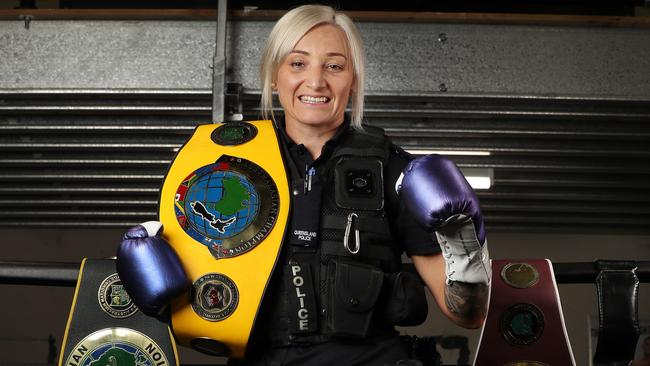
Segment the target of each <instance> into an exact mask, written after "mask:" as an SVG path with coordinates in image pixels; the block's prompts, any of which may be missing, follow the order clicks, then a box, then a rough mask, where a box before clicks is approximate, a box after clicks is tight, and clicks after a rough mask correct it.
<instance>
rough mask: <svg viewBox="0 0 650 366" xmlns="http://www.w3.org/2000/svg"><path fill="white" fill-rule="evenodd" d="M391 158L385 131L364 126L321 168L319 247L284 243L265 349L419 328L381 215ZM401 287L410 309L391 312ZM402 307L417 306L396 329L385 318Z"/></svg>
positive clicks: (415, 302) (421, 306) (422, 308)
mask: <svg viewBox="0 0 650 366" xmlns="http://www.w3.org/2000/svg"><path fill="white" fill-rule="evenodd" d="M285 153H286V154H288V152H286V151H285ZM389 154H391V142H390V140H389V139H388V138H387V137H386V136H385V135H384V133H383V130H382V129H380V128H376V127H370V126H364V130H363V131H359V130H355V129H349V130H348V131H346V132H345V133H344V135H342V136H341V141H339V143H338V145H337V146H336V147H335V148H334V151H333V152H332V156H331V157H330V158H329V159H328V161H327V162H326V163H325V164H324V166H322V167H319V168H318V169H319V176H320V177H322V179H323V180H324V181H323V187H324V189H323V192H322V203H321V215H320V225H319V228H320V233H319V239H320V245H318V246H316V247H308V248H306V247H300V246H295V245H291V244H289V243H287V242H286V241H285V243H284V248H283V255H282V257H281V262H280V265H278V266H277V267H276V272H275V273H274V276H275V277H274V278H273V280H272V281H273V285H272V288H271V290H270V291H267V294H268V296H269V298H268V299H266V300H267V301H266V304H268V306H270V311H269V312H268V313H267V314H268V315H267V316H266V319H265V320H263V322H267V324H262V326H261V327H260V328H262V329H263V330H262V331H261V333H262V334H263V338H264V340H263V342H269V341H270V343H271V344H273V345H289V344H313V343H317V342H322V341H326V340H329V339H332V338H337V337H341V338H346V339H348V340H349V339H358V340H360V341H363V340H364V339H369V338H372V337H373V336H382V335H394V334H396V331H395V329H394V325H415V324H414V322H415V323H418V324H419V323H421V322H422V321H424V319H425V318H426V309H427V306H426V299H425V297H424V292H423V291H424V290H423V287H422V285H421V284H420V283H419V281H417V280H413V279H412V278H411V277H408V276H406V275H405V274H404V273H401V272H399V271H400V269H401V257H400V251H401V250H400V249H399V248H398V246H396V245H394V244H393V237H392V234H391V223H390V222H389V218H388V215H387V213H386V207H385V202H384V170H385V167H386V165H387V164H388V158H389ZM287 159H289V157H287ZM294 180H295V177H294ZM294 183H295V182H294ZM396 283H397V287H399V288H398V289H396V288H395V284H396ZM405 283H406V285H405ZM404 287H410V288H411V290H410V291H409V293H410V294H408V295H405V296H406V297H408V299H406V300H407V301H409V303H408V304H406V305H403V304H397V308H398V309H397V310H396V304H391V302H394V301H395V298H396V297H397V298H404V297H405V296H401V295H403V294H400V295H398V296H395V294H394V292H395V291H399V292H403V291H404ZM413 291H415V292H416V294H415V295H413V294H412V293H413ZM403 306H410V307H416V308H417V312H419V314H418V315H416V316H414V314H413V311H411V314H410V317H409V319H407V321H406V323H404V322H403V321H402V324H398V323H400V320H399V319H397V320H395V321H392V324H391V315H390V314H389V315H388V316H387V314H386V312H387V311H395V310H396V311H397V312H398V313H400V314H399V315H398V317H400V316H403V315H404V312H405V309H404V308H403ZM407 317H408V316H407ZM393 318H395V317H394V316H393ZM416 318H417V319H416ZM258 336H259V334H258ZM269 338H270V339H269Z"/></svg>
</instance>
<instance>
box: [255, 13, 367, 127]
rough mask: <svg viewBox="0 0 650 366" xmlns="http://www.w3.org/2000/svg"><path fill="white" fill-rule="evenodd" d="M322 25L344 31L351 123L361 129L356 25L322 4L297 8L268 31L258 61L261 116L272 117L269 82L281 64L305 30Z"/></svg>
mask: <svg viewBox="0 0 650 366" xmlns="http://www.w3.org/2000/svg"><path fill="white" fill-rule="evenodd" d="M322 24H332V25H335V26H337V27H339V28H340V29H341V30H343V32H344V33H345V36H346V39H347V41H348V48H349V50H350V57H351V58H352V66H353V71H354V78H355V84H356V85H355V87H354V88H353V91H352V93H351V94H350V96H351V98H352V119H351V126H352V127H354V128H361V120H362V119H363V97H364V75H365V56H364V51H363V42H362V41H361V36H360V35H359V31H358V30H357V27H356V26H355V25H354V22H352V19H350V17H348V16H347V15H345V14H343V13H340V12H337V11H335V10H334V9H332V8H331V7H329V6H324V5H303V6H300V7H297V8H295V9H293V10H291V11H289V12H287V13H286V14H285V15H284V16H282V18H280V20H278V22H277V23H276V24H275V26H274V27H273V30H271V34H270V35H269V38H268V40H267V42H266V46H265V47H264V52H263V53H262V60H261V63H260V81H261V83H262V100H261V108H262V116H263V118H266V119H268V118H269V117H271V118H273V117H274V116H273V85H272V84H273V82H274V81H275V80H274V79H275V76H276V75H277V72H278V68H279V67H280V64H281V63H282V61H283V60H284V58H285V57H286V56H287V55H288V54H289V53H290V52H291V51H292V50H293V48H294V47H295V46H296V43H298V41H299V40H300V39H301V38H302V37H303V36H304V35H305V34H306V33H307V32H309V31H310V30H311V29H313V28H314V27H316V26H318V25H322Z"/></svg>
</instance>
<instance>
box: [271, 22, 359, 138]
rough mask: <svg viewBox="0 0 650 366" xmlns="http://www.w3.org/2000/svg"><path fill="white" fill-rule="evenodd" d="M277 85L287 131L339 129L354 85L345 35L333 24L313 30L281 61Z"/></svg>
mask: <svg viewBox="0 0 650 366" xmlns="http://www.w3.org/2000/svg"><path fill="white" fill-rule="evenodd" d="M275 82H276V88H277V92H278V97H279V99H280V104H282V108H283V109H284V114H285V121H286V124H287V129H300V130H303V131H304V130H305V128H307V129H308V130H313V131H332V130H334V129H336V127H338V126H339V125H341V123H343V118H344V112H345V107H346V106H347V104H348V100H349V98H350V93H351V91H352V88H353V86H354V70H353V65H352V61H351V60H350V51H349V49H348V43H347V40H346V36H345V33H344V32H343V31H342V30H341V29H340V28H338V27H336V26H334V25H331V24H325V25H320V26H316V27H314V28H312V29H311V30H310V31H309V32H307V33H306V34H305V35H304V36H303V37H302V38H301V39H300V40H299V41H298V43H296V45H295V47H294V48H293V50H292V51H291V52H290V53H289V54H288V55H287V56H286V57H285V58H284V60H282V62H281V63H280V66H279V68H278V72H277V77H276V81H275Z"/></svg>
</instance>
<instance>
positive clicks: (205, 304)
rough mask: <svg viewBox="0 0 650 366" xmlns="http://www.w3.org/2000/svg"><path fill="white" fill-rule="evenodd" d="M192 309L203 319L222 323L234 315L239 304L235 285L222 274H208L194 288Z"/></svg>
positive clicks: (197, 281) (195, 283)
mask: <svg viewBox="0 0 650 366" xmlns="http://www.w3.org/2000/svg"><path fill="white" fill-rule="evenodd" d="M191 299H192V300H191V303H192V309H193V310H194V312H195V313H197V314H198V315H199V316H200V317H201V318H203V319H205V320H209V321H214V322H217V321H221V320H224V319H226V318H227V317H229V316H230V314H232V313H233V312H234V311H235V309H236V308H237V305H238V304H239V291H238V290H237V286H235V283H234V282H233V281H232V280H231V279H230V278H228V277H227V276H225V275H223V274H221V273H208V274H206V275H204V276H202V277H201V278H199V279H198V280H196V281H195V282H194V284H193V286H192V295H191Z"/></svg>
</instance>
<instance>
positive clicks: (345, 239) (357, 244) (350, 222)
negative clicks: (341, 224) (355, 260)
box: [343, 212, 361, 254]
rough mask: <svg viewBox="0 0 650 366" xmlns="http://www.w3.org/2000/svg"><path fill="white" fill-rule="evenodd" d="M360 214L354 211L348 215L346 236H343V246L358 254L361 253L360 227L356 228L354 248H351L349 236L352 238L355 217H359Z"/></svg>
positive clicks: (351, 252)
mask: <svg viewBox="0 0 650 366" xmlns="http://www.w3.org/2000/svg"><path fill="white" fill-rule="evenodd" d="M358 217H359V215H357V214H356V213H354V212H352V213H350V214H349V215H348V223H347V224H346V225H345V236H343V246H344V247H345V249H347V250H348V252H350V254H357V253H359V249H361V239H360V238H359V229H356V228H355V229H354V242H355V245H354V249H350V243H349V238H350V229H351V228H352V225H353V219H355V218H358Z"/></svg>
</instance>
